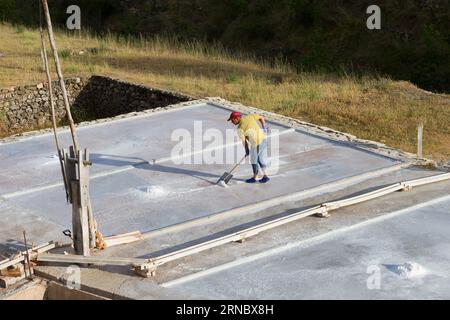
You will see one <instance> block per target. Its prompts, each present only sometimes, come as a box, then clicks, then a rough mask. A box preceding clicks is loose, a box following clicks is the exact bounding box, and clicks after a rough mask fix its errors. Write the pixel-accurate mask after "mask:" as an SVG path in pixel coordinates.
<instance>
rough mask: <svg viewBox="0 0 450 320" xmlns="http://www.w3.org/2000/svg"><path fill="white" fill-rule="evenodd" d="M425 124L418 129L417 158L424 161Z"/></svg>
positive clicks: (420, 124) (421, 124)
mask: <svg viewBox="0 0 450 320" xmlns="http://www.w3.org/2000/svg"><path fill="white" fill-rule="evenodd" d="M422 140H423V122H421V123H419V126H418V127H417V158H419V159H422Z"/></svg>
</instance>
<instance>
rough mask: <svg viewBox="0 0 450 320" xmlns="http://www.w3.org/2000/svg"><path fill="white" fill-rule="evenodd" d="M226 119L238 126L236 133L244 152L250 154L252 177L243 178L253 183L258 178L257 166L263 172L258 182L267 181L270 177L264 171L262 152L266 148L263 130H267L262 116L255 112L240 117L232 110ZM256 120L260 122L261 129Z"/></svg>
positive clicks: (265, 137) (264, 162)
mask: <svg viewBox="0 0 450 320" xmlns="http://www.w3.org/2000/svg"><path fill="white" fill-rule="evenodd" d="M228 121H231V122H232V123H233V124H234V125H236V126H237V127H238V135H239V137H240V138H241V139H242V141H243V144H244V148H245V154H246V155H247V156H248V155H250V161H251V164H252V169H253V177H252V178H250V179H247V180H245V182H247V183H255V182H256V181H257V179H258V173H259V168H261V171H262V173H263V177H262V179H261V180H259V182H261V183H266V182H268V181H269V180H270V179H269V177H268V176H267V173H266V167H267V165H266V161H265V159H264V157H265V155H264V153H265V152H266V149H267V136H266V135H265V134H264V132H267V129H266V121H265V119H264V117H262V116H260V115H257V114H251V115H248V116H244V117H241V114H240V113H239V112H232V113H231V115H230V118H229V119H228ZM258 122H259V123H260V124H261V127H262V130H261V128H260V126H259V125H258ZM263 130H264V132H263Z"/></svg>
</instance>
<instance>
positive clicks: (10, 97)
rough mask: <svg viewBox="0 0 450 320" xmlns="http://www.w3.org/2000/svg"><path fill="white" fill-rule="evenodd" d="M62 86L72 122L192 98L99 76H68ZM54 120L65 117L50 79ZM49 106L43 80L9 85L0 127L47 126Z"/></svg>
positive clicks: (0, 106)
mask: <svg viewBox="0 0 450 320" xmlns="http://www.w3.org/2000/svg"><path fill="white" fill-rule="evenodd" d="M65 82H66V89H67V93H68V96H69V102H70V105H71V110H72V116H73V118H74V120H75V122H82V121H87V120H94V119H101V118H107V117H113V116H116V115H119V114H123V113H128V112H135V111H143V110H146V109H154V108H159V107H165V106H167V105H171V104H176V103H179V102H184V101H189V100H192V99H191V98H190V97H188V96H184V95H180V94H177V93H172V92H167V91H163V90H159V89H154V88H149V87H145V86H141V85H135V84H132V83H128V82H124V81H119V80H115V79H111V78H108V77H102V76H92V77H89V78H70V79H67V80H65ZM53 88H54V97H55V108H56V110H55V111H56V116H57V120H58V122H61V120H63V119H65V115H66V111H65V107H64V101H63V96H62V93H61V89H60V87H59V84H58V82H57V81H54V82H53ZM62 122H63V123H64V120H63V121H62ZM50 124H51V109H50V101H49V95H48V86H47V84H42V83H41V84H37V85H33V86H22V87H13V88H9V89H2V90H1V91H0V131H3V132H2V135H7V134H13V133H16V132H20V131H27V130H33V129H38V128H42V127H45V126H49V125H50Z"/></svg>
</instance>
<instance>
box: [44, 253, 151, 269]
mask: <svg viewBox="0 0 450 320" xmlns="http://www.w3.org/2000/svg"><path fill="white" fill-rule="evenodd" d="M36 261H38V262H58V263H80V264H94V265H115V266H128V265H130V266H141V265H145V264H147V263H148V260H147V259H139V258H119V257H100V256H80V255H74V254H65V255H63V254H52V253H43V254H40V255H38V256H37V258H36Z"/></svg>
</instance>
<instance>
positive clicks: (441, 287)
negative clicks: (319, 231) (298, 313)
mask: <svg viewBox="0 0 450 320" xmlns="http://www.w3.org/2000/svg"><path fill="white" fill-rule="evenodd" d="M449 213H450V196H448V195H447V196H443V197H441V198H438V199H434V200H431V201H429V202H425V203H422V204H419V205H416V206H412V207H409V208H406V209H403V210H400V211H396V212H392V213H390V214H387V215H386V216H382V217H379V218H375V219H372V220H369V221H366V222H362V223H359V224H356V225H353V226H351V227H348V228H344V229H342V230H339V231H338V232H330V233H328V234H327V235H325V236H323V237H317V238H312V239H309V240H307V241H299V242H297V243H295V242H294V243H291V244H290V245H287V246H284V247H279V248H276V249H274V250H271V251H268V252H264V253H262V254H259V255H258V256H255V257H252V256H249V257H246V259H247V261H248V262H247V263H246V262H245V261H244V262H243V263H230V264H229V265H228V266H224V267H222V268H216V270H209V272H205V273H204V276H202V277H197V278H194V279H193V280H191V281H189V280H187V281H185V282H181V283H180V284H177V283H175V284H173V285H169V286H170V287H171V288H176V289H178V290H182V291H183V292H186V293H189V292H195V293H196V294H201V295H205V296H208V297H211V298H212V299H448V298H449V297H450V281H449V280H450V273H449V272H448V271H449V270H450V254H449V253H450V245H449V243H450V236H449V233H448V228H449V227H450V220H449V219H448V218H449ZM244 260H245V259H244ZM408 262H410V263H411V264H412V265H413V266H414V268H415V269H414V268H413V271H412V272H410V273H407V272H405V270H407V265H405V263H408ZM402 272H403V273H402ZM376 277H379V278H376Z"/></svg>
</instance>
